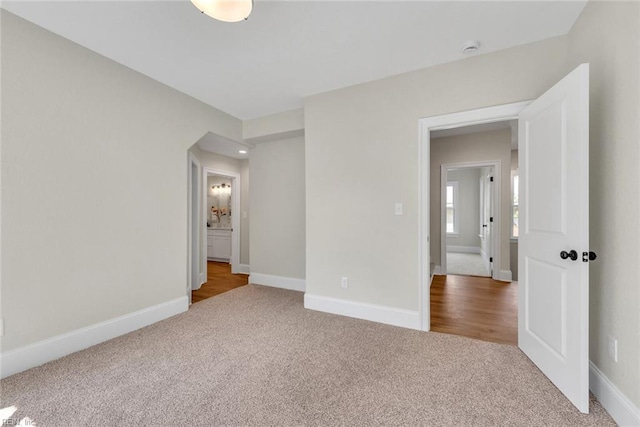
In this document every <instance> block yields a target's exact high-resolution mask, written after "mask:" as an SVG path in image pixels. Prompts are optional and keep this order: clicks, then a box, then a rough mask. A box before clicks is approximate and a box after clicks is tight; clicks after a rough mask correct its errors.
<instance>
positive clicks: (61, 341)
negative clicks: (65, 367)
mask: <svg viewBox="0 0 640 427" xmlns="http://www.w3.org/2000/svg"><path fill="white" fill-rule="evenodd" d="M188 308H189V299H188V298H187V296H186V295H185V296H182V297H180V298H176V299H174V300H171V301H167V302H164V303H162V304H158V305H154V306H152V307H147V308H144V309H142V310H138V311H135V312H133V313H129V314H125V315H124V316H120V317H116V318H114V319H110V320H105V321H104V322H100V323H96V324H95V325H91V326H87V327H85V328H82V329H77V330H75V331H71V332H68V333H66V334H62V335H58V336H55V337H52V338H49V339H46V340H43V341H39V342H36V343H33V344H30V345H27V346H25V347H21V348H17V349H15V350H10V351H8V352H6V353H2V354H0V377H1V378H6V377H8V376H10V375H14V374H17V373H18V372H22V371H26V370H27V369H30V368H34V367H36V366H40V365H43V364H45V363H47V362H51V361H52V360H56V359H59V358H61V357H64V356H66V355H69V354H71V353H75V352H76V351H80V350H84V349H85V348H89V347H91V346H94V345H96V344H100V343H101V342H104V341H108V340H110V339H113V338H116V337H119V336H121V335H124V334H128V333H129V332H132V331H135V330H136V329H140V328H143V327H145V326H148V325H151V324H153V323H156V322H159V321H161V320H164V319H167V318H169V317H172V316H175V315H176V314H180V313H183V312H185V311H187V309H188Z"/></svg>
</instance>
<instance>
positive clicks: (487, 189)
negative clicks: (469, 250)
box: [482, 168, 493, 277]
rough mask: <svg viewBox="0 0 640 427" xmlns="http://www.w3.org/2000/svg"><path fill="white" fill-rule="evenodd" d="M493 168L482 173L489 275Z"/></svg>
mask: <svg viewBox="0 0 640 427" xmlns="http://www.w3.org/2000/svg"><path fill="white" fill-rule="evenodd" d="M492 179H493V168H489V169H488V172H487V173H486V174H485V175H484V202H483V206H484V224H483V225H482V229H483V233H484V244H485V254H486V258H487V259H486V261H485V262H486V265H487V266H488V267H487V270H488V271H489V276H491V277H493V199H492V197H493V185H492V184H493V181H491V180H492Z"/></svg>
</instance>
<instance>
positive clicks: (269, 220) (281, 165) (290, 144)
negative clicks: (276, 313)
mask: <svg viewBox="0 0 640 427" xmlns="http://www.w3.org/2000/svg"><path fill="white" fill-rule="evenodd" d="M304 156H305V144H304V138H292V139H284V140H279V141H272V142H262V143H259V144H257V146H256V148H254V149H252V150H251V155H250V158H249V167H250V169H251V188H250V189H249V198H250V200H251V220H250V223H251V238H250V239H251V273H252V274H253V273H259V274H269V275H274V276H281V277H289V278H297V279H304V278H305V202H304V201H305V177H304Z"/></svg>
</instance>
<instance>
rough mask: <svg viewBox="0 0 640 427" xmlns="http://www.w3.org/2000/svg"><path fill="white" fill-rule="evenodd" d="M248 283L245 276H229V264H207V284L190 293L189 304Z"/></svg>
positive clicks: (213, 262) (247, 277) (211, 262)
mask: <svg viewBox="0 0 640 427" xmlns="http://www.w3.org/2000/svg"><path fill="white" fill-rule="evenodd" d="M247 283H249V276H248V275H246V274H231V264H228V263H226V262H215V261H208V262H207V283H205V284H203V285H202V286H201V287H200V289H198V290H197V291H191V302H192V303H196V302H199V301H202V300H203V299H207V298H211V297H215V296H216V295H220V294H222V293H224V292H227V291H230V290H231V289H235V288H239V287H240V286H244V285H246V284H247Z"/></svg>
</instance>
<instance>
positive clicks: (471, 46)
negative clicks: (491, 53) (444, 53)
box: [462, 40, 480, 54]
mask: <svg viewBox="0 0 640 427" xmlns="http://www.w3.org/2000/svg"><path fill="white" fill-rule="evenodd" d="M478 49H480V42H478V41H477V40H469V41H468V42H466V43H465V44H463V45H462V53H465V54H466V53H474V52H477V51H478Z"/></svg>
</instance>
